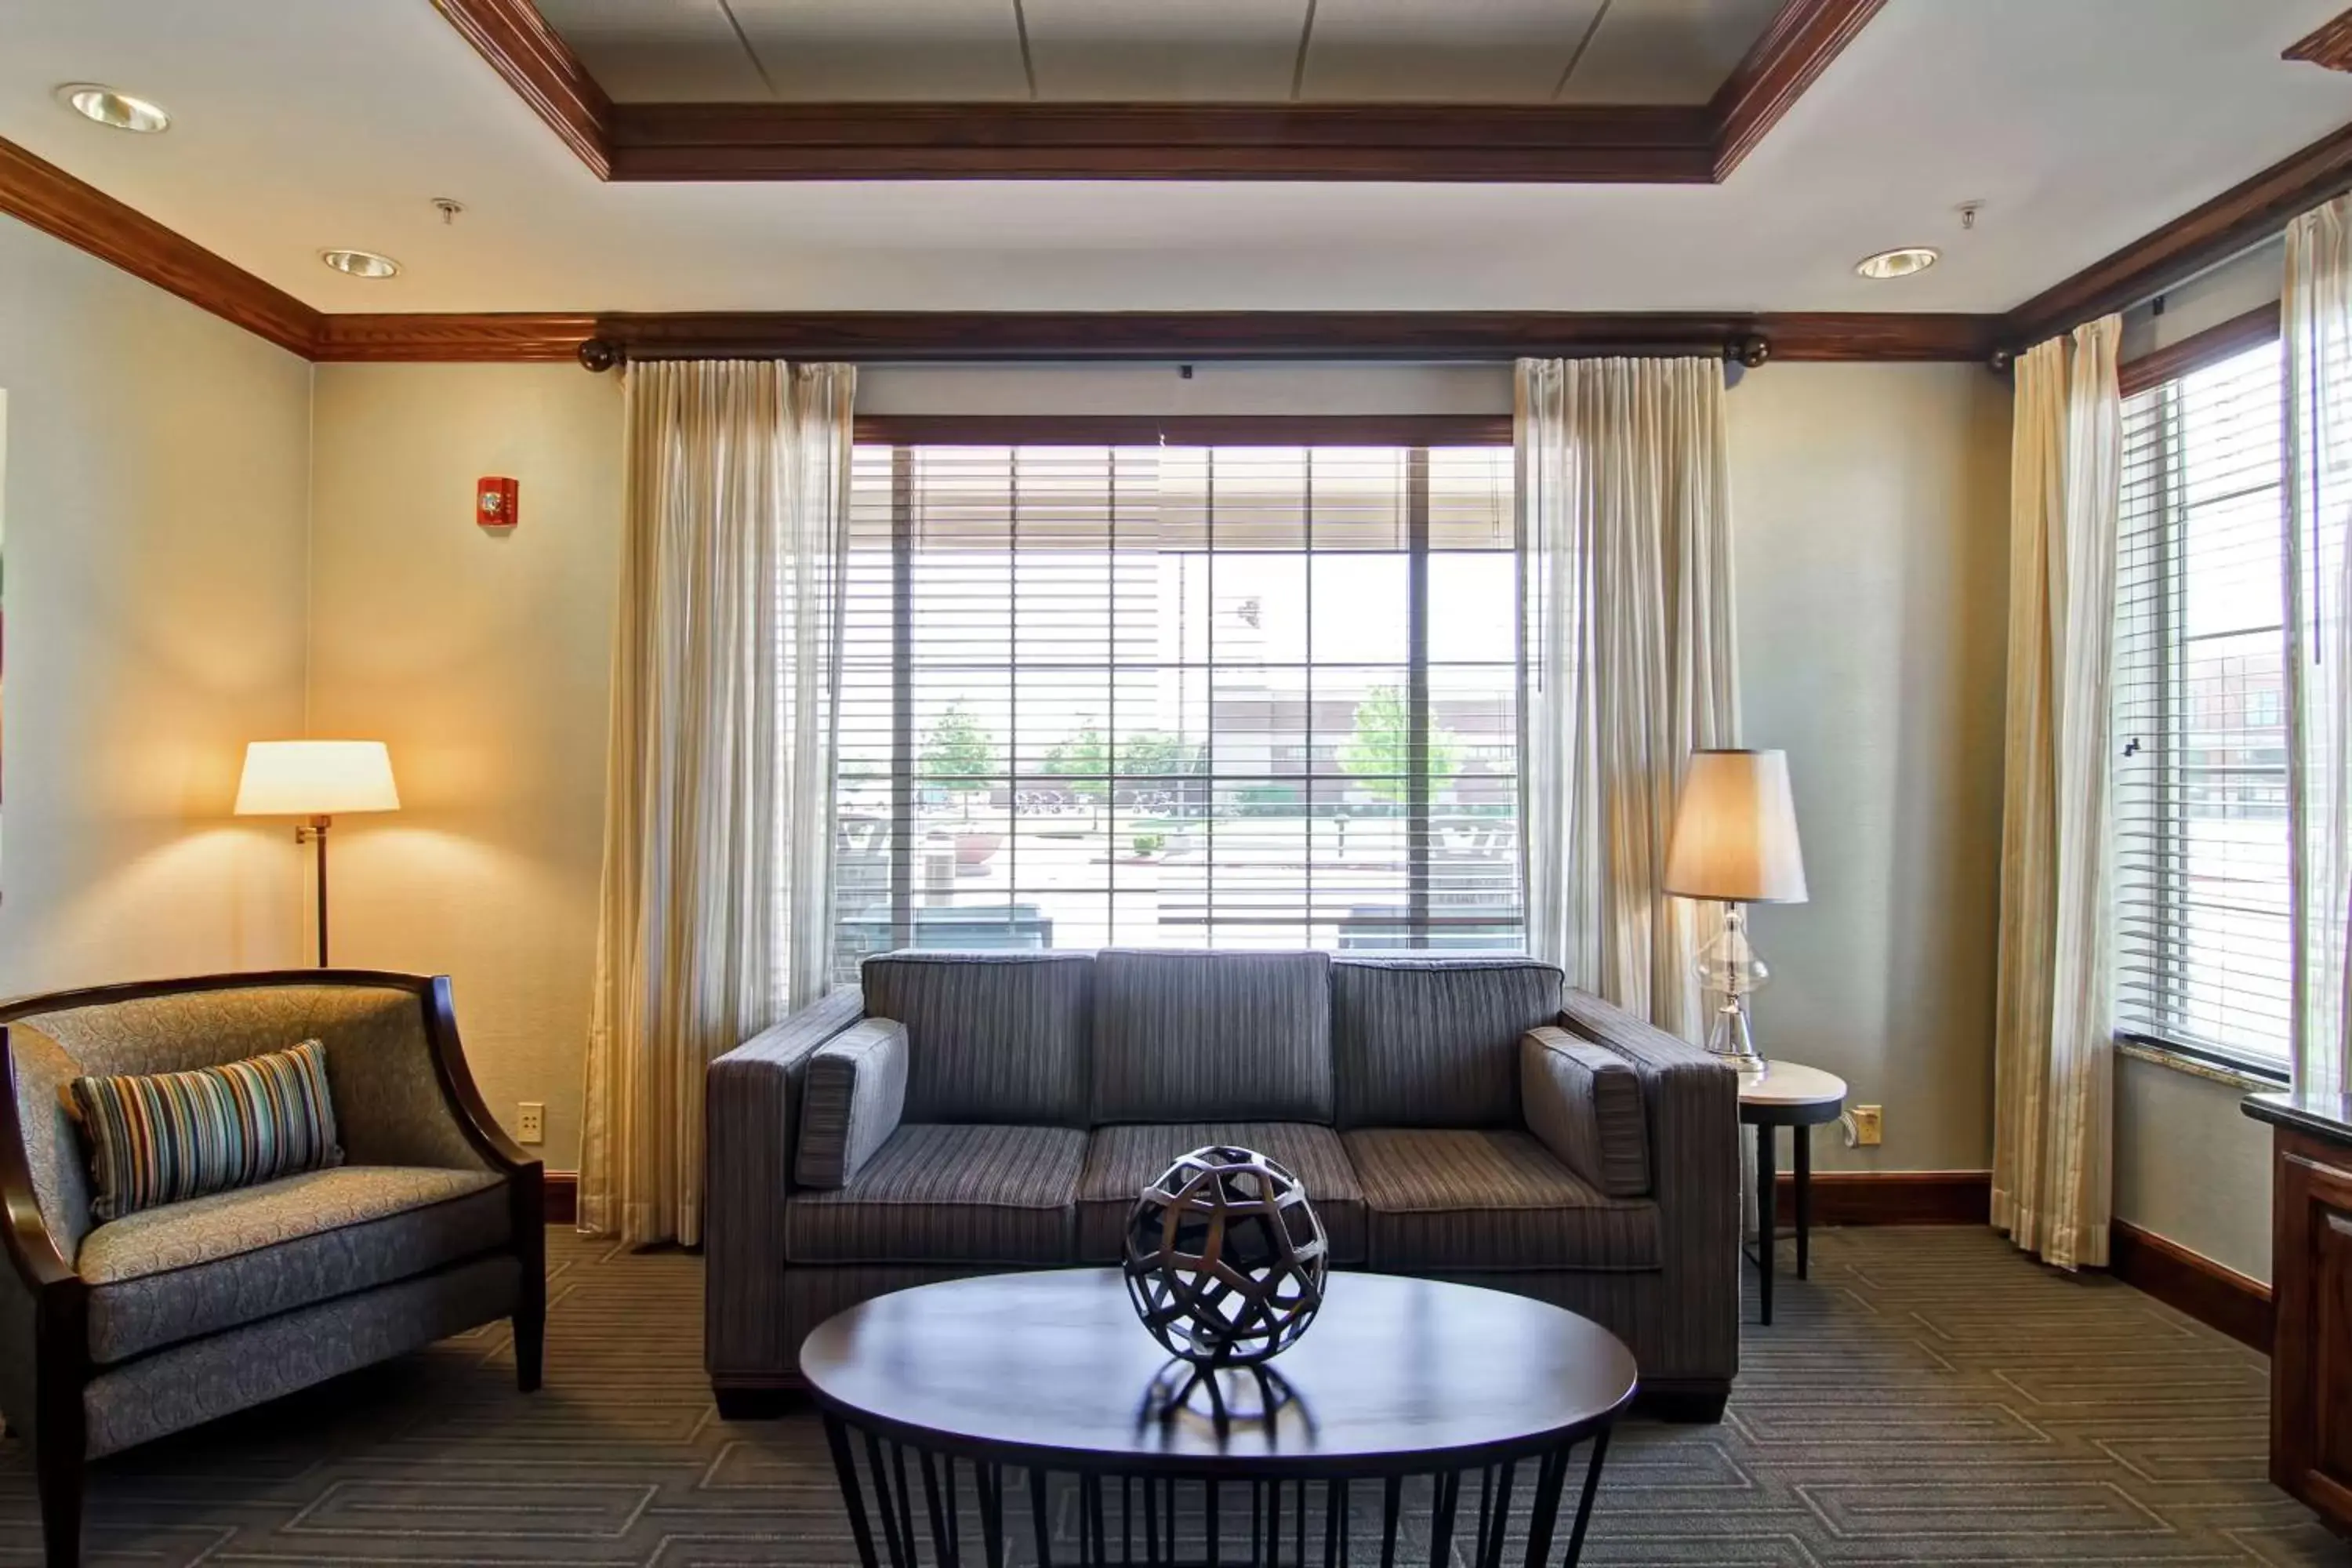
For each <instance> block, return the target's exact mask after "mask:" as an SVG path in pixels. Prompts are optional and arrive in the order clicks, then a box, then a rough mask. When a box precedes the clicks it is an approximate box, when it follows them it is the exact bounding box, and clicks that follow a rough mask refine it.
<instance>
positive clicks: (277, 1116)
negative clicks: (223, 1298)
mask: <svg viewBox="0 0 2352 1568" xmlns="http://www.w3.org/2000/svg"><path fill="white" fill-rule="evenodd" d="M68 1093H69V1094H70V1095H71V1096H72V1101H73V1113H74V1120H75V1121H78V1122H79V1124H80V1127H81V1133H82V1138H83V1141H84V1142H85V1143H86V1144H87V1146H88V1148H89V1173H90V1205H89V1207H90V1213H91V1215H93V1216H95V1217H96V1218H97V1219H99V1220H100V1221H105V1220H110V1219H121V1218H122V1217H123V1216H124V1215H130V1214H134V1213H136V1212H138V1211H139V1210H141V1209H146V1208H153V1207H155V1206H157V1205H162V1204H173V1203H183V1202H185V1201H186V1200H187V1199H190V1198H198V1197H202V1196H204V1195H205V1194H207V1193H217V1192H221V1191H223V1190H225V1189H226V1188H230V1187H250V1186H255V1185H257V1184H260V1183H263V1182H269V1181H275V1180H277V1179H278V1177H280V1176H290V1175H292V1174H294V1173H296V1172H298V1171H315V1170H319V1169H320V1168H321V1167H324V1166H329V1165H340V1164H341V1163H343V1152H342V1149H341V1147H340V1146H339V1145H338V1144H337V1143H336V1142H335V1107H334V1101H333V1100H332V1099H331V1096H330V1095H329V1094H328V1092H327V1047H325V1046H323V1045H321V1044H320V1042H319V1041H317V1040H304V1041H303V1042H301V1043H300V1044H299V1045H296V1046H289V1047H287V1048H286V1049H284V1050H280V1051H270V1052H268V1053H266V1054H264V1055H261V1056H257V1057H250V1058H247V1059H246V1060H243V1061H236V1062H227V1063H224V1064H223V1065H221V1066H219V1067H207V1068H191V1069H188V1070H186V1071H182V1072H165V1073H146V1074H121V1075H92V1076H88V1077H83V1078H78V1079H74V1080H73V1083H72V1084H71V1085H70V1086H69V1088H68Z"/></svg>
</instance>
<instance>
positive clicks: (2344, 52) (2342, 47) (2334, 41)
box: [2279, 11, 2352, 71]
mask: <svg viewBox="0 0 2352 1568" xmlns="http://www.w3.org/2000/svg"><path fill="white" fill-rule="evenodd" d="M2279 58H2281V59H2283V60H2308V61H2310V62H2311V63H2312V64H2313V65H2315V66H2326V68H2328V69H2329V70H2332V71H2352V11H2347V12H2345V13H2344V15H2342V16H2338V17H2336V20H2334V21H2333V22H2327V23H2324V24H2322V25H2321V26H2319V27H2318V28H2316V29H2315V31H2313V32H2310V33H2308V34H2305V36H2304V37H2300V38H2297V39H2296V40H2295V41H2294V43H2292V44H2289V45H2288V46H2287V47H2285V48H2284V50H2282V51H2281V52H2280V54H2279Z"/></svg>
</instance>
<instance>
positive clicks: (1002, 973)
mask: <svg viewBox="0 0 2352 1568" xmlns="http://www.w3.org/2000/svg"><path fill="white" fill-rule="evenodd" d="M1094 967H1095V966H1094V959H1093V957H1092V955H1091V954H1088V953H1084V952H989V953H968V952H894V953H885V954H882V955H880V956H877V957H874V958H869V959H867V960H866V963H865V964H864V966H863V967H862V968H861V969H860V970H859V980H860V986H861V988H862V989H863V990H864V992H865V994H866V1016H867V1017H869V1018H895V1019H897V1020H898V1022H899V1023H901V1024H904V1025H905V1026H907V1107H906V1119H907V1120H908V1121H1001V1122H1009V1123H1013V1124H1018V1125H1024V1126H1037V1127H1083V1126H1084V1125H1086V1120H1087V1080H1086V1071H1087V1031H1088V1030H1089V1029H1090V1028H1091V1027H1092V1026H1093V1014H1094V1008H1093V1000H1092V999H1093V994H1094Z"/></svg>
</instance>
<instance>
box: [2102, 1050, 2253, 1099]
mask: <svg viewBox="0 0 2352 1568" xmlns="http://www.w3.org/2000/svg"><path fill="white" fill-rule="evenodd" d="M2116 1055H2118V1056H2126V1057H2129V1058H2132V1060H2134V1061H2138V1062H2152V1063H2154V1064H2155V1065H2156V1066H2158V1067H2162V1068H2171V1069H2172V1070H2173V1071H2175V1072H2184V1073H2187V1074H2188V1075H2189V1077H2191V1078H2201V1079H2206V1080H2207V1081H2209V1082H2211V1083H2225V1084H2228V1085H2229V1086H2230V1087H2231V1088H2232V1089H2245V1090H2247V1091H2249V1092H2250V1093H2254V1094H2267V1093H2270V1092H2273V1091H2274V1090H2277V1089H2284V1088H2286V1087H2287V1076H2286V1074H2284V1073H2283V1072H2279V1073H2271V1072H2264V1071H2263V1070H2262V1069H2260V1068H2251V1067H2240V1066H2237V1065H2235V1064H2233V1063H2230V1062H2221V1061H2215V1060H2214V1059H2213V1058H2210V1057H2205V1056H2192V1055H2190V1054H2189V1052H2187V1051H2179V1050H2174V1049H2173V1048H2171V1047H2168V1046H2164V1045H2159V1044H2158V1043H2157V1042H2156V1041H2154V1040H2139V1039H2127V1038H2125V1037H2120V1036H2119V1037H2116Z"/></svg>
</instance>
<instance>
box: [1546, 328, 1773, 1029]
mask: <svg viewBox="0 0 2352 1568" xmlns="http://www.w3.org/2000/svg"><path fill="white" fill-rule="evenodd" d="M1723 391H1724V389H1723V366H1722V364H1721V363H1720V362H1719V361H1716V360H1711V359H1684V360H1664V359H1611V360H1521V361H1520V362H1519V365H1518V380H1517V461H1518V503H1517V504H1518V532H1519V548H1520V558H1521V562H1522V563H1523V573H1524V582H1525V606H1524V614H1525V621H1526V638H1525V643H1524V647H1525V654H1524V659H1525V668H1524V671H1523V686H1524V690H1523V693H1522V700H1521V703H1520V712H1521V715H1522V719H1521V722H1522V724H1523V725H1524V726H1525V730H1526V735H1525V738H1524V739H1525V748H1524V751H1523V752H1522V756H1523V757H1524V759H1525V761H1524V763H1523V764H1522V774H1521V789H1522V791H1523V796H1524V798H1523V800H1522V803H1521V809H1522V811H1523V813H1524V816H1523V820H1524V821H1525V822H1526V824H1527V836H1526V843H1527V858H1528V863H1527V868H1526V883H1527V889H1528V948H1529V951H1531V952H1534V953H1535V954H1536V955H1537V956H1538V957H1541V958H1546V959H1549V960H1551V961H1552V962H1554V963H1559V964H1560V965H1561V966H1562V967H1564V968H1565V969H1566V970H1567V971H1568V975H1569V980H1570V984H1575V985H1579V986H1581V987H1583V988H1584V989H1586V990H1590V991H1592V992H1595V993H1597V994H1600V995H1601V996H1603V997H1606V998H1607V999H1608V1000H1610V1001H1612V1002H1614V1003H1616V1004H1618V1005H1620V1006H1622V1007H1625V1008H1628V1009H1630V1010H1631V1011H1633V1012H1635V1013H1637V1014H1640V1015H1641V1016H1643V1017H1646V1018H1648V1019H1650V1020H1651V1021H1652V1022H1654V1023H1655V1024H1657V1025H1658V1026H1661V1027H1663V1028H1666V1029H1670V1030H1672V1031H1674V1032H1675V1033H1676V1034H1679V1035H1681V1036H1683V1037H1685V1038H1687V1039H1691V1040H1694V1041H1696V1039H1698V1038H1699V1037H1700V1033H1701V1031H1702V1029H1703V1028H1704V1025H1705V1020H1704V1016H1703V1014H1702V1011H1701V1006H1700V997H1699V994H1698V985H1697V981H1696V975H1695V974H1694V973H1693V970H1692V966H1691V954H1692V952H1693V950H1694V946H1695V943H1696V942H1697V941H1698V940H1700V939H1701V938H1702V937H1703V936H1704V935H1705V934H1706V932H1704V931H1701V930H1699V928H1698V927H1699V921H1702V920H1704V921H1707V922H1708V923H1709V924H1710V926H1711V923H1712V921H1713V920H1714V919H1715V916H1714V911H1713V910H1705V911H1701V910H1696V909H1695V908H1694V907H1693V906H1692V905H1691V904H1689V903H1688V902H1687V901H1686V900H1680V899H1672V898H1669V897H1667V896H1666V895H1665V894H1664V892H1663V891H1662V890H1661V886H1662V883H1663V880H1664V871H1665V858H1666V845H1667V840H1668V837H1669V836H1670V835H1671V833H1672V831H1673V826H1674V806H1675V791H1676V789H1677V788H1678V787H1679V786H1680V784H1681V780H1682V773H1683V769H1684V766H1685V763H1687V762H1688V760H1689V757H1690V753H1691V752H1692V750H1693V749H1694V748H1696V747H1702V746H1730V745H1736V744H1738V729H1739V689H1738V666H1737V661H1736V648H1735V641H1734V630H1733V623H1732V592H1731V588H1732V578H1731V522H1730V496H1729V489H1728V485H1729V481H1728V467H1729V464H1728V457H1727V441H1726V437H1725V432H1724V417H1723Z"/></svg>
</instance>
